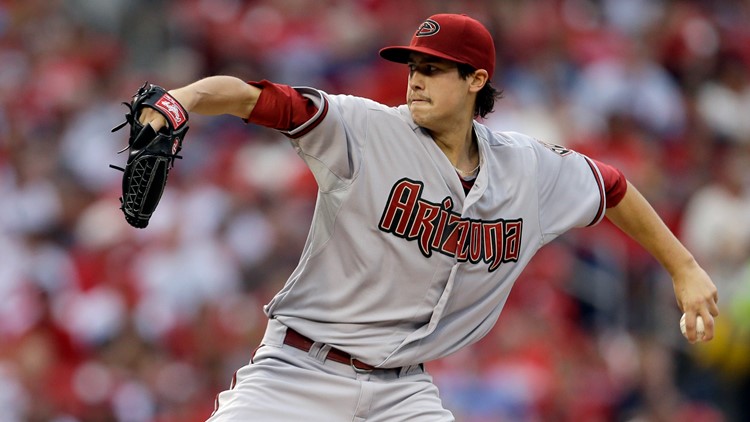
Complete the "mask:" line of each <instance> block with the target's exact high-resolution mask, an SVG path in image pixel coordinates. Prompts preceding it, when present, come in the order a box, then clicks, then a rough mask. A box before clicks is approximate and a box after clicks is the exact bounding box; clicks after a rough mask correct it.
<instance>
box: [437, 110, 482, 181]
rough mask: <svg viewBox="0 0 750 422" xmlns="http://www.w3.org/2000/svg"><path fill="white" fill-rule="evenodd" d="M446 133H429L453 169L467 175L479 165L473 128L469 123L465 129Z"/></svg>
mask: <svg viewBox="0 0 750 422" xmlns="http://www.w3.org/2000/svg"><path fill="white" fill-rule="evenodd" d="M455 129H456V130H451V131H446V132H440V133H437V132H430V134H431V135H432V139H433V140H434V141H435V143H436V144H437V146H438V147H439V148H440V150H441V151H443V154H445V156H446V157H448V160H449V161H450V162H451V164H453V167H455V168H456V169H458V170H459V171H460V172H464V173H468V172H471V171H472V170H473V169H475V168H476V167H477V165H478V164H479V149H478V147H477V141H476V138H475V136H474V126H473V123H472V122H469V126H468V127H465V128H455Z"/></svg>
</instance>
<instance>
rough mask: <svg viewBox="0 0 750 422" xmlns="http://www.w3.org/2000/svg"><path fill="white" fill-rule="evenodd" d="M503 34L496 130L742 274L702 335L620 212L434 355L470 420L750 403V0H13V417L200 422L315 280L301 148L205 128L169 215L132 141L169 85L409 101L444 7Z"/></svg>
mask: <svg viewBox="0 0 750 422" xmlns="http://www.w3.org/2000/svg"><path fill="white" fill-rule="evenodd" d="M437 12H462V13H467V14H470V15H472V16H474V17H476V18H478V19H480V20H482V21H483V22H485V23H486V24H487V25H488V27H489V28H490V29H491V31H492V32H493V34H494V35H495V37H496V45H497V48H498V70H497V73H496V74H495V77H494V83H495V85H496V86H497V87H498V88H500V89H503V90H504V93H505V98H504V99H503V100H501V101H500V102H499V104H498V105H497V107H496V111H495V113H494V114H493V115H492V116H491V117H490V118H489V119H488V120H487V121H486V122H485V123H487V124H488V125H490V126H492V127H493V128H495V129H498V130H517V131H522V132H526V133H528V134H531V135H534V136H536V137H538V138H540V139H543V140H545V141H548V142H554V143H559V144H563V145H566V146H569V147H573V148H576V149H578V150H580V151H581V152H584V153H587V154H589V155H591V156H592V157H595V158H598V159H600V160H602V161H606V162H609V163H611V164H614V165H616V166H618V167H619V168H621V169H622V170H623V172H624V173H625V174H626V176H627V177H628V178H630V179H631V180H632V181H633V182H634V183H635V184H636V185H637V186H639V188H640V189H641V190H642V191H643V193H644V194H645V195H646V196H647V197H648V199H649V200H650V201H652V203H653V204H654V206H655V207H656V208H657V210H658V211H659V212H660V214H661V215H662V216H663V217H664V218H665V220H666V221H667V223H668V224H669V225H670V227H671V228H672V229H673V230H674V231H675V232H676V233H677V234H678V235H679V237H680V238H681V239H682V240H683V241H685V243H687V244H688V245H689V246H690V248H691V249H692V250H693V252H694V253H695V255H696V256H697V257H698V259H699V261H700V262H701V263H702V264H703V265H704V266H705V267H706V268H707V269H708V270H709V272H710V273H711V274H712V276H713V277H714V279H715V282H716V283H717V285H718V286H719V288H720V305H721V310H722V315H721V318H720V319H719V320H718V323H719V326H718V332H717V339H716V340H714V341H713V342H711V343H710V344H706V345H696V346H690V345H688V344H687V342H686V341H684V340H683V339H682V337H681V336H680V334H679V330H678V328H677V321H678V320H679V316H680V313H679V310H678V309H677V307H676V305H675V302H674V298H673V293H672V290H671V283H670V280H669V279H668V277H667V275H666V274H665V273H664V271H663V270H662V269H661V268H660V267H659V266H658V265H657V264H656V263H655V262H654V261H653V260H652V259H651V258H650V257H649V256H648V255H646V254H645V253H644V252H643V251H641V250H640V249H639V248H638V247H637V246H635V245H634V244H633V243H632V242H631V241H629V240H628V239H626V238H624V237H623V236H622V235H620V234H618V232H617V231H615V230H613V228H612V226H611V225H609V224H608V223H606V222H604V223H602V224H600V225H599V226H597V227H596V228H593V229H587V230H577V231H573V232H570V233H568V234H566V235H565V236H563V237H562V238H560V239H559V240H557V241H555V242H554V243H553V244H551V245H549V246H548V247H546V248H545V249H543V250H542V252H541V253H540V254H539V255H538V256H537V257H536V258H535V260H534V262H533V263H532V264H531V265H530V267H529V269H528V271H527V272H526V274H525V275H524V276H523V278H522V279H520V280H519V281H518V283H517V285H516V287H515V289H514V291H513V293H512V294H511V297H510V300H509V303H508V306H507V309H506V310H505V311H504V313H503V315H502V316H501V318H500V321H499V324H498V326H497V327H496V329H495V330H493V332H492V333H491V334H490V335H489V336H488V337H487V338H485V339H484V340H483V341H481V342H480V343H479V344H477V345H475V346H473V347H471V348H470V349H468V350H465V351H463V352H461V353H458V354H456V355H454V356H451V357H449V358H446V359H444V360H441V361H439V362H433V363H430V365H429V367H430V369H431V371H432V372H433V374H434V377H435V379H436V382H437V383H438V385H439V386H440V388H441V391H442V395H443V398H444V401H445V404H446V405H447V406H449V407H450V408H452V409H453V410H454V412H455V414H456V416H457V418H458V420H460V421H467V422H489V421H701V422H705V421H709V422H710V421H739V420H743V419H742V418H743V416H744V417H745V418H746V417H747V415H750V406H749V405H748V397H750V336H749V335H748V332H750V272H749V271H748V270H749V269H750V265H749V264H750V196H749V195H748V188H749V187H750V183H749V182H750V166H748V163H750V160H748V152H749V151H750V123H748V121H750V25H748V22H750V2H748V1H741V0H734V1H731V0H725V1H677V0H674V1H669V0H658V1H647V0H629V1H617V0H598V1H594V0H556V1H553V0H549V1H542V0H536V1H512V0H506V1H499V0H498V1H490V0H486V1H480V0H474V1H472V0H466V1H448V0H444V1H400V0H352V1H343V0H327V1H312V0H309V1H305V0H257V1H246V2H243V1H237V0H171V1H169V0H160V1H145V0H133V1H128V0H106V1H105V0H101V1H97V0H67V1H62V0H24V1H23V2H21V1H13V0H0V198H2V199H0V415H2V420H4V421H9V422H15V421H32V422H36V421H39V422H41V421H54V422H75V421H127V422H142V421H144V422H145V421H159V422H168V421H170V422H171V421H187V422H191V421H202V420H204V419H205V418H206V417H207V416H208V415H209V414H210V412H211V410H212V406H213V397H214V395H215V394H216V393H217V392H219V391H220V390H222V389H225V388H226V387H227V386H228V385H229V381H230V379H231V376H232V373H233V372H234V370H235V369H237V368H238V367H240V366H241V365H243V364H244V363H245V362H246V361H247V360H248V359H249V355H250V352H251V350H252V349H253V347H255V345H256V344H257V343H258V341H259V339H260V337H261V335H262V332H263V328H264V316H263V314H262V311H261V309H262V305H263V304H264V303H265V302H266V301H267V300H268V299H269V298H270V297H271V295H272V294H273V293H274V292H275V291H276V290H277V289H279V287H280V286H281V285H282V284H283V282H284V281H285V279H286V277H287V276H288V274H289V273H290V272H291V271H292V269H293V267H294V265H295V264H296V260H297V258H298V255H299V252H300V250H301V247H302V245H303V243H304V239H305V236H306V234H307V224H308V222H309V220H310V217H311V211H312V208H313V201H314V195H315V186H314V181H313V180H312V178H311V177H310V176H309V174H308V173H307V170H306V168H305V167H304V166H303V163H302V161H301V160H299V158H298V157H297V156H296V155H294V153H293V150H292V149H291V148H290V147H289V146H288V143H287V142H286V141H285V140H284V138H283V137H281V136H279V135H278V134H276V133H274V132H272V131H269V130H266V129H262V128H257V127H254V126H249V125H244V124H243V123H242V122H241V121H239V120H238V119H236V118H226V117H218V118H210V119H208V118H202V117H201V116H193V118H192V127H191V130H190V134H189V135H188V139H187V142H186V146H185V149H184V151H183V152H184V155H185V158H184V159H183V160H182V161H180V162H178V166H177V169H176V171H174V173H173V174H172V175H171V177H172V178H171V180H170V184H169V186H168V189H167V193H166V194H165V197H164V199H163V202H162V204H161V205H160V208H159V210H158V211H157V213H156V215H155V217H154V219H153V220H152V223H151V225H150V226H149V228H148V229H147V230H142V231H139V230H135V229H131V228H130V227H128V226H127V225H126V224H125V223H124V220H123V218H122V215H121V213H120V211H119V210H118V202H117V198H118V196H119V194H120V179H119V178H120V173H119V172H115V171H113V170H111V169H109V168H108V166H107V165H108V164H110V163H120V162H121V161H122V160H123V157H122V156H117V155H115V151H117V150H118V149H120V148H121V147H122V146H123V145H124V142H125V139H124V137H123V135H122V133H121V132H118V133H117V134H116V135H117V136H115V135H112V134H110V132H109V130H110V128H111V127H113V126H114V125H116V124H117V123H119V122H120V121H121V120H122V116H123V113H124V111H125V108H124V107H123V106H122V105H120V102H121V101H124V100H127V98H128V97H129V96H130V95H131V94H132V93H133V92H134V90H135V89H136V88H137V87H138V86H140V85H141V84H142V83H143V81H144V80H149V81H151V82H154V83H158V84H160V85H162V86H165V87H167V88H173V87H177V86H180V85H183V84H186V83H188V82H191V81H192V80H195V79H197V78H199V77H202V76H207V75H211V74H217V73H226V74H232V75H236V76H239V77H242V78H245V79H248V80H253V79H256V80H257V79H263V78H267V79H270V80H273V81H275V82H282V83H289V84H294V85H309V86H314V87H317V88H321V89H324V90H326V91H328V92H331V93H351V94H356V95H362V96H367V97H371V98H373V99H376V100H379V101H383V102H386V103H388V104H397V103H399V102H400V101H401V99H402V97H403V93H404V87H405V83H406V71H405V69H404V68H403V67H401V66H398V65H395V64H392V63H388V62H385V61H383V60H381V59H379V58H378V57H377V50H378V49H379V48H380V47H381V46H384V45H389V44H392V43H402V42H406V41H408V38H409V36H410V34H411V33H412V32H413V31H414V29H415V27H416V25H417V24H418V23H419V22H421V20H422V19H423V18H425V17H426V16H429V15H430V14H433V13H437Z"/></svg>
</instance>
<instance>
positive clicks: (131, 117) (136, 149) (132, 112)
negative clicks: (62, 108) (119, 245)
mask: <svg viewBox="0 0 750 422" xmlns="http://www.w3.org/2000/svg"><path fill="white" fill-rule="evenodd" d="M123 104H124V105H125V106H127V107H128V113H127V114H126V115H125V122H123V123H121V124H120V125H118V126H116V127H115V128H114V129H112V132H115V131H118V130H120V129H122V128H123V127H125V126H127V125H130V136H129V138H128V146H127V147H125V148H123V149H122V150H121V151H119V153H122V152H125V151H128V161H127V163H126V164H125V168H122V167H118V166H114V165H110V167H112V168H114V169H117V170H120V171H122V172H123V176H122V197H121V198H120V203H121V204H122V205H121V207H120V209H122V211H123V213H125V220H126V221H127V222H128V223H129V224H130V225H131V226H133V227H137V228H144V227H146V226H147V225H148V221H149V219H150V218H151V215H152V214H153V212H154V210H155V209H156V206H157V205H159V200H160V199H161V195H162V193H163V192H164V187H165V185H166V183H167V176H168V175H169V170H170V169H171V168H172V167H173V166H174V160H175V158H182V157H180V156H179V155H177V154H178V153H179V152H180V150H181V149H182V140H183V139H184V138H185V134H186V133H187V131H188V125H187V121H188V113H187V110H185V108H184V107H182V105H181V104H180V103H179V102H177V100H175V99H174V98H173V97H172V96H171V95H169V93H167V91H166V90H165V89H164V88H162V87H160V86H157V85H152V84H149V83H148V82H146V83H145V84H143V86H142V87H141V88H140V89H138V92H136V93H135V95H134V96H133V99H132V100H131V101H130V103H127V102H123ZM144 107H151V108H153V109H154V110H156V111H158V112H159V113H161V114H162V115H163V116H164V118H165V119H166V121H167V125H166V126H164V127H163V128H161V129H159V131H158V132H157V131H155V130H154V128H153V127H151V125H150V124H145V125H144V124H142V123H140V122H139V121H138V118H139V115H140V112H141V110H142V109H143V108H144Z"/></svg>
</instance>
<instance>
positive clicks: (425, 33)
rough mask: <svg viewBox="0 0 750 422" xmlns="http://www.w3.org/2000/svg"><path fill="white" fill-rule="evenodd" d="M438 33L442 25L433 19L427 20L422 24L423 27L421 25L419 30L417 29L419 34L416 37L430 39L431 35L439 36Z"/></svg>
mask: <svg viewBox="0 0 750 422" xmlns="http://www.w3.org/2000/svg"><path fill="white" fill-rule="evenodd" d="M438 31H440V24H438V23H437V22H435V21H434V20H432V19H427V20H426V21H424V22H422V25H419V29H417V33H416V34H415V35H416V36H417V37H429V36H430V35H435V34H437V33H438Z"/></svg>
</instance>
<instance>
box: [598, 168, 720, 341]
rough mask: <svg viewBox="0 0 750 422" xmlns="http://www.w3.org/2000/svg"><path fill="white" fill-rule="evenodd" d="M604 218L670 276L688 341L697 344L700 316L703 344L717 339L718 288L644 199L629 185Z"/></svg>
mask: <svg viewBox="0 0 750 422" xmlns="http://www.w3.org/2000/svg"><path fill="white" fill-rule="evenodd" d="M605 215H606V217H607V218H608V219H609V220H610V221H611V222H612V223H614V224H615V225H616V226H617V227H618V228H620V230H622V231H623V232H625V233H627V234H628V235H629V236H630V237H632V238H633V239H634V240H636V241H637V242H638V243H639V244H640V245H641V246H643V247H644V248H645V249H646V250H647V251H648V252H649V253H650V254H651V255H652V256H653V257H654V258H655V259H656V260H657V261H659V263H660V264H661V265H662V266H663V267H664V268H665V269H666V270H667V272H669V274H670V275H671V277H672V283H673V287H674V292H675V297H676V299H677V304H678V305H679V307H680V309H682V311H683V312H684V313H685V314H686V327H687V337H688V340H689V341H690V342H695V341H696V340H697V337H698V336H697V332H696V318H697V316H698V315H700V316H701V317H702V318H703V321H704V325H705V336H704V338H703V340H706V341H707V340H711V339H712V338H713V336H714V318H713V317H715V316H718V315H719V308H718V305H717V301H718V292H717V289H716V286H715V285H714V283H713V281H712V280H711V278H710V277H709V275H708V274H707V273H706V272H705V271H704V270H703V268H701V266H700V265H699V264H698V263H697V262H696V260H695V258H694V257H693V255H692V254H691V253H690V252H689V251H688V250H687V248H685V246H684V245H683V244H682V243H681V242H680V241H679V240H678V239H677V237H676V236H675V235H674V234H673V233H672V231H671V230H669V228H668V227H667V226H666V224H664V222H663V220H662V219H661V218H660V217H659V215H658V214H657V213H656V211H655V210H654V209H653V207H652V206H651V205H650V204H649V203H648V201H647V200H646V199H645V198H644V197H643V195H641V193H640V192H638V190H637V189H636V188H635V187H634V186H633V185H632V184H630V183H629V182H627V190H626V191H625V194H624V196H623V197H622V200H620V202H619V203H618V204H617V205H616V206H614V207H612V208H608V209H607V211H606V214H605Z"/></svg>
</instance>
